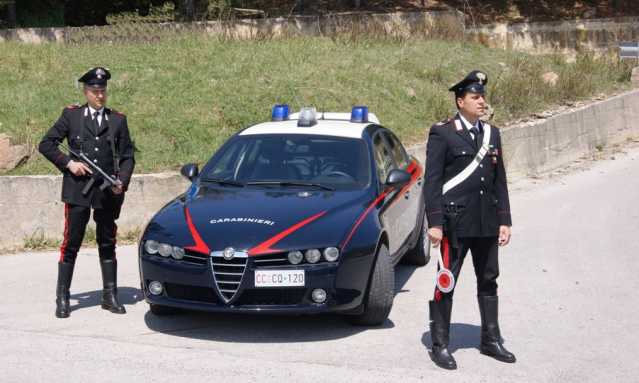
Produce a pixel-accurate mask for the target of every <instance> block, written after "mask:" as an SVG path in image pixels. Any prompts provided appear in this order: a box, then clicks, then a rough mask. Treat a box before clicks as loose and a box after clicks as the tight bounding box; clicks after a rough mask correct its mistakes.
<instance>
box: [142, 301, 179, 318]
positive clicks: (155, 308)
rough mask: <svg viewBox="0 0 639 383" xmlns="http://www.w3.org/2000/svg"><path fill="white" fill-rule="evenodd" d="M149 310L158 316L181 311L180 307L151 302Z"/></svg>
mask: <svg viewBox="0 0 639 383" xmlns="http://www.w3.org/2000/svg"><path fill="white" fill-rule="evenodd" d="M149 310H151V313H152V314H153V315H157V316H166V315H174V314H178V313H179V312H180V309H178V308H175V307H169V306H162V305H157V304H155V303H149Z"/></svg>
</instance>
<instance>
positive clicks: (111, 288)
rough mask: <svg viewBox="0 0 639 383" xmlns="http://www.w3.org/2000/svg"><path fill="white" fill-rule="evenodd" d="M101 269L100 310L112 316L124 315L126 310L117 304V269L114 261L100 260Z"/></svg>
mask: <svg viewBox="0 0 639 383" xmlns="http://www.w3.org/2000/svg"><path fill="white" fill-rule="evenodd" d="M100 268H101V269H102V283H103V290H102V308H103V309H105V310H109V311H111V312H112V313H114V314H124V313H126V309H125V308H124V306H122V305H121V304H120V303H119V302H118V285H117V269H118V263H117V261H116V260H115V259H105V260H102V259H101V260H100Z"/></svg>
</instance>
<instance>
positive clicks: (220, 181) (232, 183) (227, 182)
mask: <svg viewBox="0 0 639 383" xmlns="http://www.w3.org/2000/svg"><path fill="white" fill-rule="evenodd" d="M202 181H204V182H215V183H218V184H220V185H230V186H238V187H244V184H243V183H241V182H237V181H231V180H225V179H222V178H203V179H202Z"/></svg>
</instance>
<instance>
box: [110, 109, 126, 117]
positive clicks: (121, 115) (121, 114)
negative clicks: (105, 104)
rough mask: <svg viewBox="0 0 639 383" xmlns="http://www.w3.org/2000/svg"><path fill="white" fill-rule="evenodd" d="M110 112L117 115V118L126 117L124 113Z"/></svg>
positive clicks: (113, 110)
mask: <svg viewBox="0 0 639 383" xmlns="http://www.w3.org/2000/svg"><path fill="white" fill-rule="evenodd" d="M111 111H112V112H113V114H117V115H118V116H120V117H126V115H125V114H124V113H122V112H118V111H117V110H115V109H111Z"/></svg>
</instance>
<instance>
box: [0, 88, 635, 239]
mask: <svg viewBox="0 0 639 383" xmlns="http://www.w3.org/2000/svg"><path fill="white" fill-rule="evenodd" d="M637 136H639V90H634V91H631V92H628V93H625V94H622V95H619V96H615V97H612V98H610V99H607V100H604V101H600V102H596V103H594V104H591V105H588V106H585V107H582V108H579V109H577V110H574V111H570V112H567V113H563V114H559V115H556V116H553V117H551V118H548V119H546V120H540V121H539V122H536V123H533V124H524V125H518V126H511V127H507V128H504V129H502V140H503V145H504V152H505V156H506V165H507V168H508V176H509V178H510V179H511V180H512V179H514V178H517V177H522V176H526V175H536V174H539V173H543V172H547V171H551V170H553V169H557V168H559V167H561V166H563V165H566V164H568V163H570V162H571V161H573V160H575V159H577V158H579V157H581V156H583V155H584V154H586V153H590V152H593V151H595V150H597V149H596V148H597V146H599V145H601V146H606V145H612V144H614V143H618V142H622V141H624V140H626V138H627V137H637ZM409 151H410V152H411V153H412V154H414V155H416V156H417V157H418V158H420V159H421V160H422V161H423V160H424V158H425V144H422V145H418V146H415V147H412V148H410V150H409ZM61 181H62V177H61V176H5V177H0V211H1V212H2V214H1V215H0V228H2V230H0V248H11V247H19V246H22V244H23V243H24V238H25V237H27V236H31V235H33V234H34V233H43V234H44V235H45V236H47V237H51V238H57V239H60V238H61V237H62V230H63V226H62V225H63V204H62V203H61V202H59V200H60V190H61V183H62V182H61ZM188 185H189V183H188V181H186V180H185V179H184V178H182V177H181V176H179V175H178V174H174V173H166V174H143V175H134V177H133V180H132V182H131V185H130V187H129V192H127V196H126V201H125V206H124V207H123V210H122V215H121V218H120V220H119V221H118V225H119V227H120V231H121V232H126V231H130V230H133V229H136V228H141V226H142V225H144V224H145V223H146V222H147V221H148V220H149V219H150V218H151V216H152V215H153V214H154V212H156V211H157V210H158V209H159V208H160V207H162V206H163V205H164V204H165V203H166V202H168V201H170V200H171V199H173V198H174V197H175V196H177V195H179V194H181V193H183V192H184V191H185V190H186V189H187V187H188Z"/></svg>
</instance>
